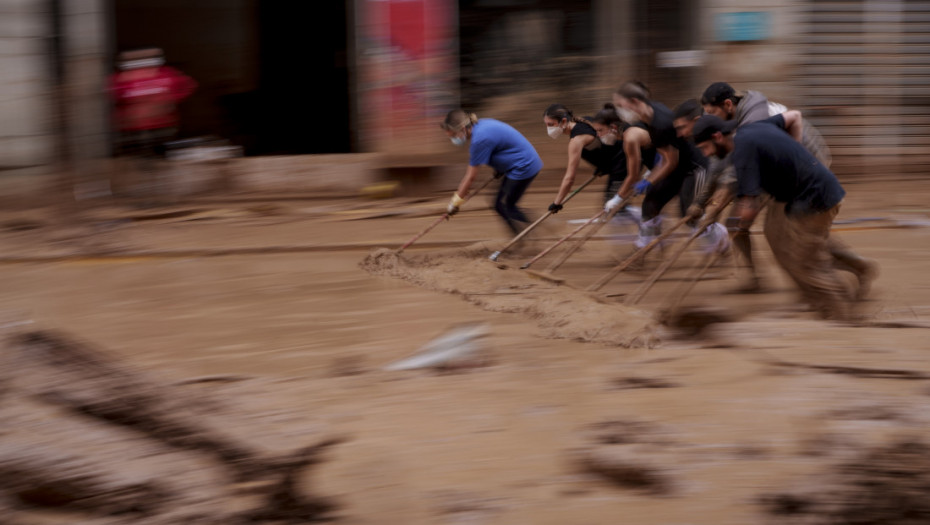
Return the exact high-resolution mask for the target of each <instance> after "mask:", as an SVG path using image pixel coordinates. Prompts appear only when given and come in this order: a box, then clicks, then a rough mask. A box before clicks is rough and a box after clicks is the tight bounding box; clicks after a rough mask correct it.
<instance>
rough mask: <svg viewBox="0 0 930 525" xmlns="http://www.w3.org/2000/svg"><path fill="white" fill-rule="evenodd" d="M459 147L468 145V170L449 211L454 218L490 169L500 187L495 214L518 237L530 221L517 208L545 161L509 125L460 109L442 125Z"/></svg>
mask: <svg viewBox="0 0 930 525" xmlns="http://www.w3.org/2000/svg"><path fill="white" fill-rule="evenodd" d="M440 127H442V129H443V130H445V132H446V135H447V136H448V137H449V140H451V141H452V143H453V144H455V145H456V146H463V145H465V144H466V143H468V144H469V147H468V153H469V161H468V168H467V169H466V170H465V177H463V178H462V182H461V183H459V187H458V189H457V190H456V191H455V193H454V194H452V199H451V200H450V201H449V205H448V207H447V208H446V211H447V212H448V213H449V214H450V215H453V214H455V213H456V212H458V210H459V207H460V206H461V205H462V203H464V202H465V196H466V195H467V194H468V189H469V188H471V185H472V183H473V182H474V180H475V177H477V176H478V168H479V167H480V166H490V167H491V168H493V169H494V172H495V177H501V178H502V180H501V185H500V188H499V189H498V191H497V196H496V197H495V199H494V211H496V212H497V214H498V215H500V216H501V218H503V219H504V222H506V223H507V227H508V228H510V230H511V231H513V233H514V234H518V233H520V232H521V231H523V230H524V229H525V228H526V226H527V225H528V224H529V223H530V222H531V221H530V219H529V218H527V216H526V214H525V213H524V212H523V210H521V209H520V208H518V207H517V202H519V201H520V198H521V197H523V194H524V193H525V192H526V189H527V188H528V187H529V185H530V183H531V182H533V180H534V179H535V178H536V175H538V174H539V172H540V170H542V167H543V162H542V159H540V158H539V154H538V153H537V152H536V149H535V148H533V145H532V144H530V141H529V140H527V139H526V137H524V136H523V135H522V134H521V133H520V132H519V131H517V130H516V129H514V128H513V127H512V126H510V125H509V124H506V123H504V122H501V121H499V120H494V119H490V118H483V119H478V117H477V116H475V114H474V113H466V112H465V111H463V110H461V109H455V110H452V111H450V112H449V113H448V114H447V115H446V119H445V120H444V121H443V123H442V124H441V125H440Z"/></svg>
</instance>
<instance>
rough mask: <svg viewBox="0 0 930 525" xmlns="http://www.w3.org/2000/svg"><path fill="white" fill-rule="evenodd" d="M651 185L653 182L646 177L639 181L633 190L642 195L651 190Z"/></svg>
mask: <svg viewBox="0 0 930 525" xmlns="http://www.w3.org/2000/svg"><path fill="white" fill-rule="evenodd" d="M651 187H652V183H651V182H649V181H648V180H646V179H643V180H641V181H639V182H637V183H636V185H635V186H633V191H634V192H635V193H636V195H642V194H643V193H646V192H647V191H649V188H651Z"/></svg>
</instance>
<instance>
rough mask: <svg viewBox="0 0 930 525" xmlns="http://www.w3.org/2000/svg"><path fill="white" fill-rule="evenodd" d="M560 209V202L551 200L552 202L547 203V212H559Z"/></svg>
mask: <svg viewBox="0 0 930 525" xmlns="http://www.w3.org/2000/svg"><path fill="white" fill-rule="evenodd" d="M561 209H562V205H561V204H556V203H554V202H553V203H552V204H550V205H549V213H559V211H560V210H561Z"/></svg>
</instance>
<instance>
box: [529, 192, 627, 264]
mask: <svg viewBox="0 0 930 525" xmlns="http://www.w3.org/2000/svg"><path fill="white" fill-rule="evenodd" d="M631 198H632V196H630V197H627V198H625V199H623V201H621V202H620V205H619V206H617V207H616V208H615V209H614V210H612V211H611V212H610V213H608V214H607V216H606V217H605V218H604V220H603V221H601V223H600V224H598V225H597V226H595V227H594V228H592V229H591V230H590V231H588V233H586V234H585V236H584V237H582V238H581V239H579V240H578V242H576V243H575V244H573V245H572V247H571V248H569V249H568V250H567V251H566V252H565V253H563V254H562V256H561V257H559V258H558V259H556V260H555V261H552V264H550V265H549V266H548V267H547V268H546V273H552V272H554V271H556V270H558V269H559V266H562V263H564V262H565V261H567V260H568V258H569V257H571V256H572V255H574V254H575V252H577V251H578V249H579V248H581V246H582V245H583V244H584V243H586V242H588V239H590V238H591V237H594V234H596V233H597V232H598V231H600V229H601V228H603V227H604V225H605V224H607V223H608V222H610V221H611V220H612V219H613V218H614V216H615V215H617V214H618V213H620V210H622V209H623V207H624V206H626V205H627V203H628V202H629V201H630V199H631Z"/></svg>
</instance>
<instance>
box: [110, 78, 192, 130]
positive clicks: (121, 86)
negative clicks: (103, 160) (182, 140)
mask: <svg viewBox="0 0 930 525" xmlns="http://www.w3.org/2000/svg"><path fill="white" fill-rule="evenodd" d="M195 89H197V83H196V82H195V81H194V80H193V79H191V78H190V77H188V76H187V75H185V74H183V73H181V72H180V71H178V70H176V69H174V68H171V67H168V66H158V67H146V68H140V69H131V70H128V71H120V72H119V73H115V74H114V75H113V76H112V77H111V78H110V94H111V95H112V97H113V102H114V104H115V106H116V113H115V118H116V127H117V129H119V130H120V131H140V130H147V129H160V128H171V127H177V125H178V111H177V105H178V102H180V101H181V100H184V99H185V98H187V97H188V96H190V94H191V93H193V92H194V90H195Z"/></svg>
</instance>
